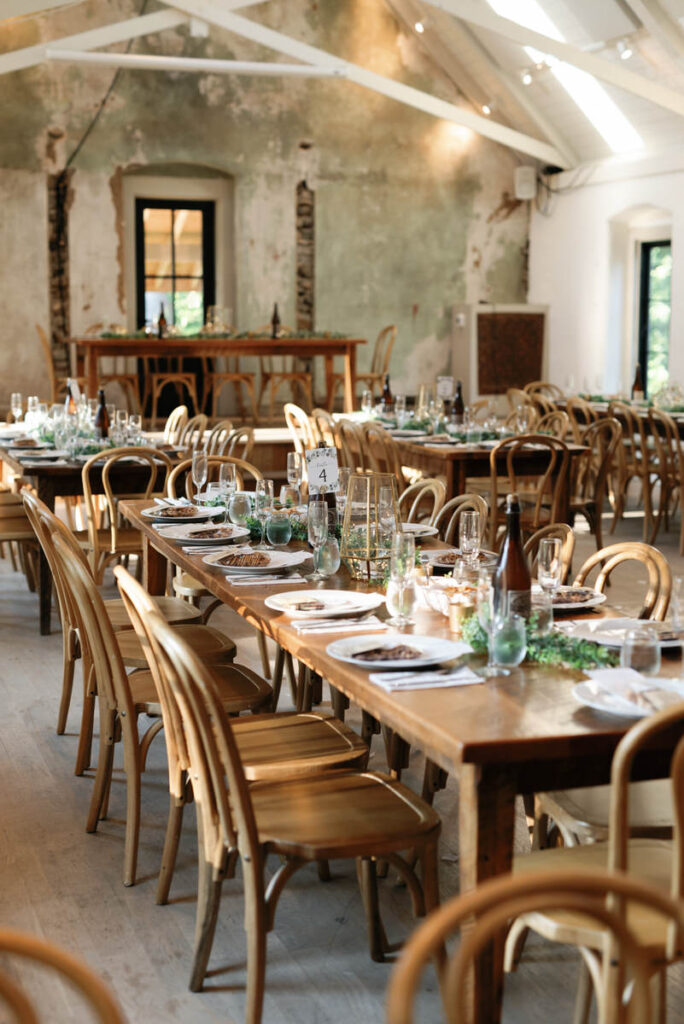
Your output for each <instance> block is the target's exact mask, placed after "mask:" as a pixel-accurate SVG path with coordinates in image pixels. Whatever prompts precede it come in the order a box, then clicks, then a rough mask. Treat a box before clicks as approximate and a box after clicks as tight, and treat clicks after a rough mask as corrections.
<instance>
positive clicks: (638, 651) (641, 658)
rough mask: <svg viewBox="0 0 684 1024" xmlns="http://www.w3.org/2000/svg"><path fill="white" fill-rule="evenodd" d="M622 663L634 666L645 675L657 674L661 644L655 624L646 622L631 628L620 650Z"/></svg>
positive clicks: (624, 665)
mask: <svg viewBox="0 0 684 1024" xmlns="http://www.w3.org/2000/svg"><path fill="white" fill-rule="evenodd" d="M620 664H621V665H622V667H623V668H633V669H635V670H636V671H637V672H641V673H643V675H645V676H657V675H658V672H659V671H660V644H659V643H658V634H657V632H656V630H655V629H654V627H653V626H649V625H646V624H644V625H643V626H639V628H638V629H630V630H628V631H627V634H626V636H625V642H624V644H623V645H622V648H621V650H620Z"/></svg>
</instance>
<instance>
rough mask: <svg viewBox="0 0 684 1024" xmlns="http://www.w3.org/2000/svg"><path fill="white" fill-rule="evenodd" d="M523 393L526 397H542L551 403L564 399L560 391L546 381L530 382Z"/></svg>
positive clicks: (555, 385)
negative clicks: (548, 399)
mask: <svg viewBox="0 0 684 1024" xmlns="http://www.w3.org/2000/svg"><path fill="white" fill-rule="evenodd" d="M523 391H525V392H527V394H528V395H533V396H534V395H543V396H544V398H550V399H551V401H552V402H558V401H560V400H561V399H563V398H564V397H565V396H564V394H563V391H562V389H561V388H559V387H558V385H557V384H551V382H550V381H548V380H531V381H530V383H529V384H526V385H525V387H524V388H523Z"/></svg>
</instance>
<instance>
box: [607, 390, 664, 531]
mask: <svg viewBox="0 0 684 1024" xmlns="http://www.w3.org/2000/svg"><path fill="white" fill-rule="evenodd" d="M608 415H609V416H611V417H613V418H614V419H616V420H617V421H618V423H620V425H621V426H622V441H621V443H620V445H619V446H618V459H617V473H616V481H615V487H614V491H615V508H614V511H613V521H612V523H611V526H610V532H611V533H613V532H614V531H615V527H616V526H617V524H618V521H619V520H620V519H621V518H622V517H623V515H624V513H625V505H626V501H627V490H628V488H629V485H630V483H631V481H632V480H635V479H636V480H638V481H639V483H640V485H641V499H642V501H643V504H644V532H643V540H644V541H647V540H648V539H649V538H650V536H651V530H652V528H653V499H652V493H651V492H652V488H653V477H654V475H655V476H656V477H657V474H658V469H659V464H658V458H657V451H656V447H655V442H654V440H653V437H652V436H647V434H646V431H645V430H644V426H643V423H642V420H641V417H640V416H639V415H638V414H637V413H636V412H635V411H634V409H633V408H632V406H631V405H629V404H628V403H627V402H617V401H614V402H611V403H610V405H609V406H608Z"/></svg>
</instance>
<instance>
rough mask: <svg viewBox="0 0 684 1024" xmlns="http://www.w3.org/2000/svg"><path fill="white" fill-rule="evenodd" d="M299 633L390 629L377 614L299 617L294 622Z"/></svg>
mask: <svg viewBox="0 0 684 1024" xmlns="http://www.w3.org/2000/svg"><path fill="white" fill-rule="evenodd" d="M292 625H293V627H294V628H295V629H296V630H297V632H298V633H347V632H349V633H351V632H353V631H354V630H358V629H361V630H365V629H373V630H376V629H389V626H388V625H387V623H386V622H381V620H380V619H379V618H378V617H377V615H371V617H370V618H369V619H362V620H359V619H298V620H296V621H295V622H293V623H292Z"/></svg>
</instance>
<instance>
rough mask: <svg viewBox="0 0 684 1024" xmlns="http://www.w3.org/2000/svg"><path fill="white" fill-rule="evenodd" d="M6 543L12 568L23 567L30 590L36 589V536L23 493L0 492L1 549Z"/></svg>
mask: <svg viewBox="0 0 684 1024" xmlns="http://www.w3.org/2000/svg"><path fill="white" fill-rule="evenodd" d="M4 544H7V545H8V547H9V551H10V558H11V560H12V568H13V569H17V568H20V569H22V571H23V572H24V575H25V576H26V582H27V584H28V587H29V590H31V591H35V589H36V585H37V579H38V559H37V557H36V556H37V554H38V549H37V546H36V537H35V534H34V532H33V529H32V527H31V523H30V521H29V519H28V517H27V515H26V512H25V510H24V506H23V504H22V500H21V495H20V494H14V493H12V492H11V491H2V492H0V549H1V548H2V547H3V545H4ZM15 549H16V553H17V558H15ZM17 559H18V561H17Z"/></svg>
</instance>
